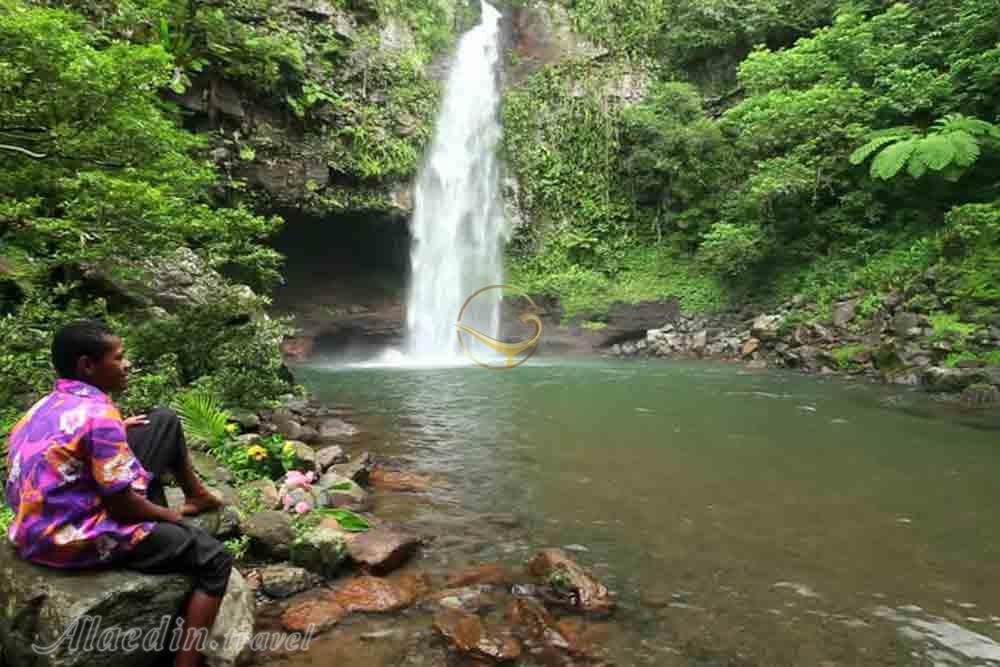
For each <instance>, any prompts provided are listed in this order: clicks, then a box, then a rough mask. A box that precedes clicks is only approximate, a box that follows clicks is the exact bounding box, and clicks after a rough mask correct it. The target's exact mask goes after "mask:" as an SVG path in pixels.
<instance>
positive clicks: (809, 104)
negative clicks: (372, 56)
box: [505, 0, 1000, 322]
mask: <svg viewBox="0 0 1000 667" xmlns="http://www.w3.org/2000/svg"><path fill="white" fill-rule="evenodd" d="M998 11H1000V3H998V2H997V0H960V1H959V2H945V1H944V0H928V1H927V2H921V3H893V2H886V1H884V0H842V1H840V2H835V3H811V2H807V3H785V2H782V1H781V0H751V1H750V2H743V3H732V2H728V1H727V0H719V1H714V0H713V2H707V3H706V2H663V1H661V0H639V1H638V2H624V1H621V2H618V1H615V0H600V1H597V0H594V1H591V0H581V1H578V2H575V3H573V5H572V7H571V9H570V12H571V15H572V17H573V20H574V24H575V25H576V26H577V28H578V29H580V30H581V31H583V32H584V33H585V34H586V35H587V36H588V37H590V38H591V39H592V40H593V41H594V42H596V43H597V44H598V45H600V46H601V47H603V48H605V49H606V50H607V54H605V55H602V56H601V57H599V58H596V59H590V60H585V61H583V62H569V63H564V64H560V65H552V66H548V67H546V68H544V69H542V70H540V71H538V72H537V73H535V74H534V75H533V76H532V77H531V78H530V79H529V80H528V81H527V83H526V84H524V85H522V86H521V87H519V88H517V89H516V90H514V91H512V92H510V93H508V95H507V98H506V100H505V102H506V106H505V120H506V122H507V125H506V131H507V137H506V144H507V147H508V164H509V166H510V168H511V169H512V170H513V171H514V172H515V173H516V174H517V175H518V176H519V181H520V185H521V191H520V193H519V200H520V205H521V206H522V208H524V209H526V210H527V211H528V212H529V213H530V214H531V217H532V218H533V220H535V221H536V223H537V224H536V225H535V226H534V227H530V228H528V229H524V228H521V229H519V230H518V231H517V233H516V235H515V238H514V242H513V244H512V247H511V251H510V264H511V266H512V270H513V273H514V275H515V276H518V277H520V276H526V277H527V278H528V279H529V281H534V285H535V286H536V287H539V288H545V289H546V290H547V291H549V292H552V293H554V294H558V295H559V296H560V297H562V298H563V299H564V301H566V302H568V303H569V304H571V306H570V307H569V310H570V311H571V312H572V311H579V310H583V311H596V312H600V311H601V309H602V308H603V307H604V306H606V305H607V302H608V301H610V300H613V299H617V298H622V297H625V298H628V299H633V300H639V299H646V298H658V297H665V296H671V295H674V296H680V297H682V301H684V302H685V303H684V305H685V306H686V307H688V308H689V309H691V308H697V307H699V306H700V307H701V308H712V307H715V306H717V305H718V304H719V303H720V302H721V301H725V300H731V301H734V302H736V303H741V304H743V303H746V302H747V299H748V298H749V299H751V300H752V301H755V302H758V303H760V304H761V305H762V306H763V305H766V304H767V303H768V302H773V301H777V300H779V299H780V300H783V299H787V298H789V297H791V296H793V295H796V294H798V295H800V296H801V297H803V298H802V299H801V301H803V302H806V303H818V304H820V305H822V304H824V303H829V302H830V300H831V299H833V298H836V297H837V296H839V295H842V294H844V293H846V292H848V291H851V290H858V289H861V290H864V291H865V292H866V293H867V294H868V295H869V298H870V299H874V298H875V297H876V296H877V295H885V294H887V293H889V292H891V291H893V290H901V289H904V288H906V287H907V286H909V285H911V284H912V283H913V281H915V280H918V279H922V277H923V276H924V274H925V273H927V272H928V271H931V270H932V269H933V271H934V273H935V275H936V276H937V277H938V278H937V282H936V289H937V290H939V291H940V292H941V293H942V295H943V298H944V299H945V301H947V302H948V303H949V304H950V306H949V307H951V308H957V307H958V306H959V305H961V306H962V308H963V309H964V310H963V313H962V317H965V318H968V317H974V318H978V320H979V321H983V322H985V321H987V320H988V319H989V317H990V316H991V315H990V314H991V313H995V312H996V309H997V308H998V306H1000V302H998V301H997V299H996V297H997V293H996V290H995V289H994V288H993V287H992V285H995V284H996V277H997V273H996V269H995V267H996V265H997V262H998V261H1000V247H998V244H997V237H996V236H995V235H994V233H993V231H992V229H993V226H994V221H995V217H996V216H997V215H998V214H1000V155H998V152H997V150H996V149H997V146H998V143H997V142H998V139H997V137H998V135H997V125H996V124H997V122H998V120H1000V98H998V97H997V96H996V94H995V93H996V91H997V90H998V89H1000V42H998V38H997V34H996V31H995V30H994V29H993V28H992V27H990V26H995V20H994V19H992V18H991V17H995V16H996V15H997V12H998ZM637 81H638V82H642V83H641V84H636V83H635V82H637ZM629 85H631V87H632V91H631V92H627V93H625V94H623V93H622V92H621V90H622V88H623V86H624V87H626V88H627V87H628V86H629ZM869 163H870V164H869ZM904 176H905V178H904ZM637 257H641V258H642V259H641V260H639V261H636V258H637ZM664 258H670V259H669V260H666V261H669V264H670V267H671V268H670V271H665V270H664V264H665V259H664ZM539 266H547V267H553V273H554V275H553V276H552V277H550V278H548V279H545V278H544V277H543V276H542V272H541V271H540V270H539V268H538V267H539ZM558 276H563V277H564V279H560V280H558V281H557V280H555V277H558ZM706 279H711V280H714V281H716V294H717V295H718V296H716V297H715V298H709V299H690V298H689V297H686V295H689V294H690V293H691V286H692V285H693V284H696V283H704V282H705V281H706ZM622 284H629V285H632V286H640V289H638V290H630V291H626V290H623V289H622V288H621V285H622ZM601 285H603V286H605V287H603V288H601V287H600V286H601ZM720 287H721V289H722V292H721V293H720V292H719V291H718V290H719V289H720ZM702 293H705V292H702Z"/></svg>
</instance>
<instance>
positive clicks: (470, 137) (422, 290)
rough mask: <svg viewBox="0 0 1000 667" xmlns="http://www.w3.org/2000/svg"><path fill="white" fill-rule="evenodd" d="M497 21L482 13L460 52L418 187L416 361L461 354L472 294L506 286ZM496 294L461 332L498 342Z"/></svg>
mask: <svg viewBox="0 0 1000 667" xmlns="http://www.w3.org/2000/svg"><path fill="white" fill-rule="evenodd" d="M499 18H500V13H499V12H498V11H497V10H496V9H494V8H493V7H492V6H491V5H489V4H487V3H485V2H483V3H482V21H481V23H480V24H479V25H478V26H476V27H475V28H473V29H472V30H470V31H469V32H468V33H466V34H465V35H464V36H463V37H462V39H461V41H460V42H459V46H458V52H457V54H456V57H455V64H454V66H453V68H452V70H451V74H450V75H449V77H448V84H447V89H446V92H445V97H444V101H443V104H442V107H441V111H440V113H439V116H438V119H437V129H436V131H435V135H434V141H433V143H432V144H431V147H430V152H429V153H428V155H427V158H426V161H425V163H424V165H423V167H422V169H421V171H420V174H419V175H418V177H417V183H416V192H415V206H414V213H413V223H412V231H413V248H412V251H411V267H412V273H411V275H412V281H413V282H412V286H411V288H410V296H409V304H408V307H407V315H406V327H407V345H408V354H409V356H410V357H411V358H415V359H417V360H420V359H424V360H426V359H442V358H443V359H447V358H450V357H455V356H456V355H457V354H458V351H459V347H458V336H457V330H456V328H455V322H456V319H457V317H458V313H459V310H460V309H461V308H462V304H463V302H464V301H465V300H466V299H467V298H468V297H469V295H471V294H472V293H473V292H475V291H476V290H478V289H479V288H481V287H485V286H487V285H494V284H499V283H501V282H502V268H503V267H502V264H501V257H500V248H501V243H502V242H503V241H504V240H505V238H506V236H507V228H506V225H505V223H504V216H503V207H502V205H501V201H500V195H499V183H500V179H499V172H498V163H497V156H496V149H497V145H498V143H499V141H500V137H501V129H500V122H499V111H498V109H499V100H500V95H499V91H498V87H497V63H498V59H499V25H498V21H499ZM499 297H500V294H499V292H498V291H490V292H486V293H484V294H482V295H481V296H478V297H476V299H475V300H474V301H473V302H472V303H471V304H470V306H469V309H468V310H466V312H465V314H464V315H463V317H462V322H463V324H468V325H470V326H472V327H474V328H476V329H477V330H479V331H481V332H483V333H487V334H489V335H492V336H496V332H497V329H498V328H499Z"/></svg>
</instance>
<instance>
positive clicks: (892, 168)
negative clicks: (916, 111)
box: [871, 139, 920, 180]
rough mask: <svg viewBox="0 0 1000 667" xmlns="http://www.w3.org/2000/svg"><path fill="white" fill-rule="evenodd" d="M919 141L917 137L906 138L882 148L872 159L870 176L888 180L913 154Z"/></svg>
mask: <svg viewBox="0 0 1000 667" xmlns="http://www.w3.org/2000/svg"><path fill="white" fill-rule="evenodd" d="M919 141H920V140H919V139H907V140H906V141H900V142H899V143H895V144H893V145H891V146H889V147H888V148H886V149H884V150H883V151H882V152H881V153H879V154H878V155H877V156H876V157H875V159H874V160H873V161H872V168H871V174H872V178H881V179H882V180H889V179H890V178H892V177H893V176H895V175H896V174H898V173H899V170H900V169H902V168H903V165H905V164H906V161H907V160H909V159H910V156H911V155H913V151H915V150H916V148H917V143H918V142H919Z"/></svg>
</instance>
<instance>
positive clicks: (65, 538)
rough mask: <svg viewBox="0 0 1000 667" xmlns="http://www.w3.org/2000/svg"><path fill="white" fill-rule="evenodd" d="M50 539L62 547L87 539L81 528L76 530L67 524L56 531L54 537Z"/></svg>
mask: <svg viewBox="0 0 1000 667" xmlns="http://www.w3.org/2000/svg"><path fill="white" fill-rule="evenodd" d="M52 539H53V541H54V542H55V543H56V544H60V545H63V544H69V543H71V542H77V541H80V540H85V539H87V534H86V533H85V532H84V531H83V529H82V528H77V527H76V526H74V525H72V524H69V523H67V524H66V525H65V526H63V527H62V528H60V529H59V530H57V531H56V533H55V535H53V536H52Z"/></svg>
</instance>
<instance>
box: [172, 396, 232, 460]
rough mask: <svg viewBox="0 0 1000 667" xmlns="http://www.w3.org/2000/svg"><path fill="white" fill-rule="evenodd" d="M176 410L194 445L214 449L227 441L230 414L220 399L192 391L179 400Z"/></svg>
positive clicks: (185, 431) (186, 433)
mask: <svg viewBox="0 0 1000 667" xmlns="http://www.w3.org/2000/svg"><path fill="white" fill-rule="evenodd" d="M174 409H176V410H177V415H178V416H179V417H180V418H181V424H183V426H184V433H185V435H186V436H187V438H188V439H189V440H191V441H193V442H194V443H197V444H200V445H202V446H204V447H208V448H213V447H217V446H219V445H220V444H222V443H223V442H224V441H225V439H226V424H227V422H228V421H229V419H230V414H229V413H228V412H227V411H226V410H223V409H222V406H221V405H220V404H219V401H218V399H216V398H215V396H212V395H211V394H209V393H207V392H204V391H192V392H189V393H186V394H182V395H180V396H179V397H178V398H177V401H176V403H175V406H174Z"/></svg>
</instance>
